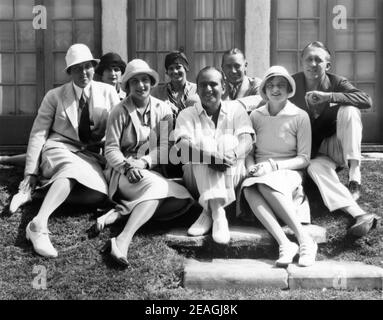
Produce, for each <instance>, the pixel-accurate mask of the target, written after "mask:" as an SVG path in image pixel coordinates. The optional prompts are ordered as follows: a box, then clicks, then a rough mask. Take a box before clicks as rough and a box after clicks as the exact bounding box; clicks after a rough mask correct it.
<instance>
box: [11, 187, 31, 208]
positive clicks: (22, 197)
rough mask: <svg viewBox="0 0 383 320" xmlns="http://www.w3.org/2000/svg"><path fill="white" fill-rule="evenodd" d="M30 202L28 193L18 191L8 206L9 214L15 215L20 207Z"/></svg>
mask: <svg viewBox="0 0 383 320" xmlns="http://www.w3.org/2000/svg"><path fill="white" fill-rule="evenodd" d="M30 201H32V196H31V192H30V191H25V192H24V191H19V192H18V193H16V194H15V195H14V196H13V197H12V200H11V203H10V205H9V212H10V213H15V212H16V211H17V210H18V209H19V208H20V207H21V206H22V205H24V204H26V203H28V202H30Z"/></svg>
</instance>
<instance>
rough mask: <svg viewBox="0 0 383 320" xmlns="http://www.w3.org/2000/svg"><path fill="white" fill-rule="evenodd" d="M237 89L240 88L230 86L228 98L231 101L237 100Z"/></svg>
mask: <svg viewBox="0 0 383 320" xmlns="http://www.w3.org/2000/svg"><path fill="white" fill-rule="evenodd" d="M239 87H240V84H238V85H232V86H231V88H230V89H231V90H230V91H229V97H230V99H231V100H235V99H236V98H237V94H238V89H239Z"/></svg>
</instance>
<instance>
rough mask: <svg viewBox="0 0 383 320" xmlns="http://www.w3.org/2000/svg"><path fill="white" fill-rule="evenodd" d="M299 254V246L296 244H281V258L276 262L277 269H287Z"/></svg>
mask: <svg viewBox="0 0 383 320" xmlns="http://www.w3.org/2000/svg"><path fill="white" fill-rule="evenodd" d="M298 253H299V246H298V245H297V244H296V243H294V242H291V241H290V242H289V243H286V244H281V245H280V246H279V258H278V260H277V261H275V265H276V266H277V267H287V266H288V265H289V264H290V263H292V262H293V259H294V257H295V256H296V255H297V254H298Z"/></svg>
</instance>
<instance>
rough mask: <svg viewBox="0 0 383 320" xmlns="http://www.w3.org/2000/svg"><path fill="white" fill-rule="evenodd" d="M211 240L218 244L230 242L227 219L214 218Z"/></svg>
mask: <svg viewBox="0 0 383 320" xmlns="http://www.w3.org/2000/svg"><path fill="white" fill-rule="evenodd" d="M213 240H214V241H215V242H217V243H220V244H228V243H229V242H230V231H229V223H228V222H227V219H217V220H214V222H213Z"/></svg>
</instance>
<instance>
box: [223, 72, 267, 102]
mask: <svg viewBox="0 0 383 320" xmlns="http://www.w3.org/2000/svg"><path fill="white" fill-rule="evenodd" d="M261 82H262V80H261V79H259V78H256V77H255V78H251V77H248V76H245V77H244V78H243V80H242V82H241V83H239V84H237V85H233V84H231V83H230V82H228V81H226V86H227V90H226V92H225V93H224V95H223V96H222V100H236V99H239V98H243V97H248V96H253V95H258V94H259V86H260V84H261Z"/></svg>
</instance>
